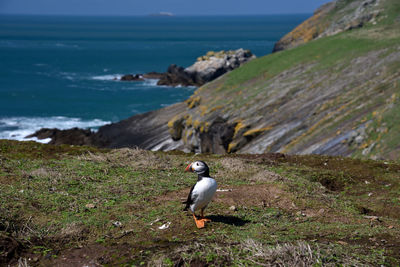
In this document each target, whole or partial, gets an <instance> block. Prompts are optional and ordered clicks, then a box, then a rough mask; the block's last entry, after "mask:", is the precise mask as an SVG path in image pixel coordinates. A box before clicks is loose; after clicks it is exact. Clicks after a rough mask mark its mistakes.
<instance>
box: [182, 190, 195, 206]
mask: <svg viewBox="0 0 400 267" xmlns="http://www.w3.org/2000/svg"><path fill="white" fill-rule="evenodd" d="M195 186H196V185H193V186H192V188H190V192H189V195H188V197H187V200H186V201H185V202H183V204H186V207H185V208H184V209H183V210H188V209H189V207H190V205H192V204H193V202H194V201H195V199H196V197H197V195H195V194H193V189H194V187H195Z"/></svg>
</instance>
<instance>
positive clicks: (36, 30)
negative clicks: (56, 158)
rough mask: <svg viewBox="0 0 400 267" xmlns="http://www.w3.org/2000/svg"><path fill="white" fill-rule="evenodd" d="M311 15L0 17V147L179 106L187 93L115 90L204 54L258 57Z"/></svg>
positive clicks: (138, 87) (150, 86) (149, 86)
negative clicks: (42, 133) (134, 77)
mask: <svg viewBox="0 0 400 267" xmlns="http://www.w3.org/2000/svg"><path fill="white" fill-rule="evenodd" d="M309 16H310V14H301V15H265V16H222V17H221V16H210V17H207V16H198V17H179V16H176V17H151V16H143V17H93V16H88V17H74V16H22V15H18V16H17V15H15V16H11V15H0V73H1V74H0V139H16V140H27V139H25V138H24V137H25V136H26V135H29V134H31V133H33V132H35V131H36V130H38V129H40V128H43V127H46V128H59V129H68V128H72V127H80V128H91V129H93V130H96V129H97V128H98V127H100V126H101V125H104V124H107V123H111V122H116V121H119V120H122V119H125V118H128V117H130V116H132V115H134V114H138V113H143V112H147V111H150V110H155V109H158V108H161V107H165V106H168V105H171V104H173V103H177V102H180V101H183V100H185V99H186V98H188V97H189V96H190V95H191V94H192V93H193V91H194V90H195V88H190V87H189V88H187V87H167V86H157V85H156V83H157V81H156V80H146V81H144V82H121V81H116V80H114V79H115V78H119V77H120V76H121V75H123V74H128V73H132V74H136V73H146V72H150V71H157V72H164V71H166V69H167V67H168V66H169V65H170V64H177V65H180V66H184V67H187V66H189V65H191V64H193V63H194V62H195V60H196V58H197V57H199V56H201V55H204V54H205V53H207V51H210V50H213V51H219V50H232V49H238V48H244V49H250V50H251V51H252V52H253V54H255V55H256V56H258V57H260V56H263V55H266V54H269V53H270V52H271V51H272V48H273V45H274V43H275V42H276V41H277V40H279V39H280V37H282V36H283V35H284V34H285V33H287V32H289V31H290V30H292V29H293V28H294V27H295V26H296V25H298V24H300V23H301V22H302V21H304V20H305V19H306V18H307V17H309Z"/></svg>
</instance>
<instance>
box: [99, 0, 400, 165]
mask: <svg viewBox="0 0 400 267" xmlns="http://www.w3.org/2000/svg"><path fill="white" fill-rule="evenodd" d="M360 3H361V1H358V0H353V1H350V0H347V1H336V2H333V3H330V4H327V5H325V6H324V7H323V8H322V9H320V10H319V11H317V12H316V14H320V15H319V16H316V17H315V18H314V19H310V20H309V21H308V22H306V24H303V26H304V25H306V26H307V25H308V26H310V25H319V24H318V23H317V21H324V22H325V24H323V25H325V26H324V27H321V29H322V30H320V31H318V34H317V35H316V34H311V35H309V34H308V33H309V31H305V33H306V34H305V35H304V36H302V35H301V34H299V36H302V37H301V38H295V39H293V41H292V42H289V45H291V46H297V47H294V48H291V49H285V50H283V51H281V52H279V53H273V54H271V55H268V56H265V57H262V58H258V59H255V60H252V61H250V62H249V63H246V64H244V65H243V66H242V67H240V68H238V69H236V70H234V71H232V72H230V73H228V74H225V75H223V76H221V77H219V78H218V79H216V80H214V81H213V82H211V83H208V84H206V85H205V86H203V87H201V88H199V89H198V90H197V91H196V92H195V93H194V94H193V95H192V96H191V97H190V98H189V99H188V100H187V101H185V102H184V103H179V104H176V105H174V106H170V107H167V108H165V109H161V110H158V111H154V112H149V113H146V114H141V115H138V116H133V117H131V118H129V119H127V120H125V121H122V122H119V123H115V124H111V125H108V126H104V127H101V128H100V130H99V132H98V133H96V134H94V137H93V140H95V141H94V142H93V143H96V142H100V143H103V144H104V142H106V143H107V145H106V146H108V147H123V146H139V147H141V148H144V149H151V150H172V149H179V150H183V151H193V152H212V153H233V152H236V153H264V152H284V153H289V154H309V153H315V154H327V155H344V156H355V157H364V158H388V159H399V153H400V146H399V145H398V144H399V143H400V134H399V133H400V126H399V123H398V121H400V72H399V69H400V31H399V29H400V19H399V17H400V3H399V2H398V1H397V0H380V1H363V3H362V4H361V5H360ZM360 7H362V8H361V9H360ZM372 7H373V8H372ZM357 10H371V12H375V11H376V10H379V16H378V15H376V16H374V19H373V20H368V21H369V22H366V21H365V22H363V23H362V24H359V23H358V24H357V25H358V26H357V27H345V26H344V25H350V24H348V23H342V21H345V22H351V21H355V20H353V19H351V18H354V14H366V13H365V12H364V11H357ZM374 10H375V11H374ZM332 12H333V13H332ZM368 14H369V13H368ZM374 14H375V13H374ZM361 17H363V16H361ZM361 17H360V16H358V18H361ZM313 23H314V24H313ZM335 25H341V26H340V27H342V28H341V29H342V30H341V31H342V32H341V33H337V34H334V33H335V32H338V31H339V30H338V29H339V28H340V27H339V26H335ZM303 26H301V27H303ZM306 26H304V29H308V28H310V27H308V26H307V27H306ZM338 27H339V28H338ZM311 28H313V27H311ZM314 28H318V29H319V27H314ZM350 28H351V30H350ZM294 32H296V31H294ZM333 34H334V35H333ZM292 35H293V34H292ZM329 35H330V36H329ZM310 36H313V38H314V39H316V40H313V41H309V40H311V39H313V38H310ZM296 40H302V41H301V42H303V43H304V42H305V41H308V42H307V43H305V44H304V45H301V46H298V45H299V44H300V43H301V42H300V43H299V42H297V41H296Z"/></svg>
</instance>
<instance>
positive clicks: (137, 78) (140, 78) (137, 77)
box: [121, 74, 144, 81]
mask: <svg viewBox="0 0 400 267" xmlns="http://www.w3.org/2000/svg"><path fill="white" fill-rule="evenodd" d="M121 81H144V79H143V76H142V75H140V74H135V75H133V74H126V75H124V76H122V77H121Z"/></svg>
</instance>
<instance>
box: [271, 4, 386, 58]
mask: <svg viewBox="0 0 400 267" xmlns="http://www.w3.org/2000/svg"><path fill="white" fill-rule="evenodd" d="M381 1H383V0H355V1H348V0H336V1H333V2H330V3H327V4H325V5H323V6H322V7H320V8H319V9H317V10H316V11H315V13H314V15H313V16H312V17H311V18H309V19H308V20H306V21H305V22H303V23H302V24H300V25H299V26H298V27H296V28H295V29H294V30H293V31H291V32H289V33H288V34H287V35H285V36H284V37H283V38H282V39H281V40H279V41H278V42H277V43H276V44H275V46H274V52H277V51H281V50H284V49H288V48H293V47H296V46H299V45H301V44H304V43H307V42H309V41H311V40H314V39H318V38H321V37H326V36H331V35H335V34H338V33H340V32H343V31H348V30H351V29H355V28H359V27H362V26H364V25H365V24H367V23H372V24H376V23H377V18H378V16H379V15H380V14H381V12H382V11H383V4H381V3H380V2H381Z"/></svg>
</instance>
